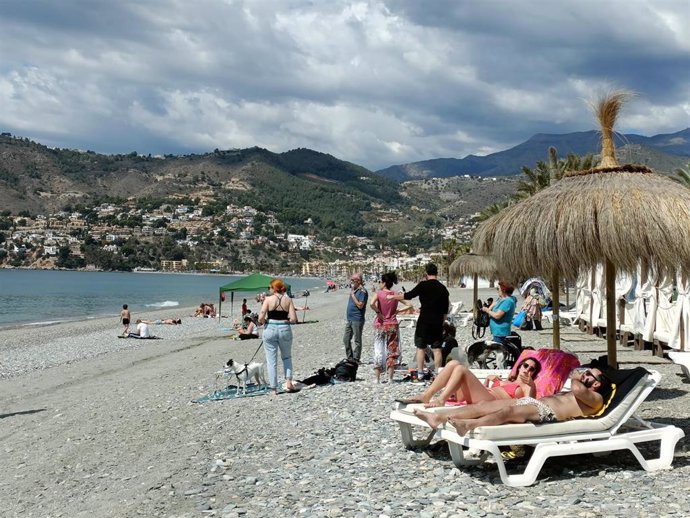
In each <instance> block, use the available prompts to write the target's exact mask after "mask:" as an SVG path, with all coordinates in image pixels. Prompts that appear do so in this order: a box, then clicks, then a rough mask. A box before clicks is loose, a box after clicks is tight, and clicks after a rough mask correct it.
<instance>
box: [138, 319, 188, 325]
mask: <svg viewBox="0 0 690 518" xmlns="http://www.w3.org/2000/svg"><path fill="white" fill-rule="evenodd" d="M141 322H143V323H144V324H150V325H151V324H152V325H157V326H160V325H163V324H165V325H168V326H176V325H179V324H181V323H182V320H181V319H179V318H165V319H162V320H161V319H158V320H142V321H141Z"/></svg>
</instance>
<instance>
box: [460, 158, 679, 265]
mask: <svg viewBox="0 0 690 518" xmlns="http://www.w3.org/2000/svg"><path fill="white" fill-rule="evenodd" d="M492 220H493V221H492ZM487 223H490V224H489V225H486V226H483V225H482V226H481V227H480V228H479V229H478V231H477V233H476V234H475V239H474V242H473V245H474V246H473V247H474V248H475V250H477V251H478V252H480V253H486V254H493V256H494V257H495V258H496V260H497V262H498V263H499V264H501V265H506V266H507V265H509V267H510V270H511V272H513V273H514V274H517V275H521V276H531V275H539V274H550V273H552V272H553V271H554V270H556V271H557V272H558V273H559V274H561V275H564V276H566V277H568V278H574V277H576V276H577V273H578V270H579V269H580V268H592V267H594V266H596V265H597V264H601V263H604V262H606V261H607V260H608V261H611V262H612V263H613V264H615V265H616V267H617V269H619V270H624V271H627V272H630V273H634V272H635V271H636V268H637V265H638V264H639V261H640V260H641V259H642V260H645V261H646V262H647V264H648V265H649V267H650V268H652V269H653V270H655V271H657V272H662V271H665V270H671V271H673V272H675V271H676V270H677V269H688V268H690V189H687V188H686V187H683V186H681V185H679V184H678V183H677V182H674V181H672V180H671V179H670V178H668V177H665V176H662V175H659V174H656V173H654V172H652V171H651V170H650V169H648V168H647V167H645V166H639V165H625V166H618V167H606V168H597V169H591V170H589V171H577V172H569V173H566V174H565V176H564V177H563V179H561V180H560V181H559V182H556V183H555V184H553V185H552V186H550V187H548V188H547V189H543V190H542V191H539V192H538V193H537V194H535V195H534V196H532V197H531V198H529V199H527V200H525V201H523V202H521V203H519V204H516V205H513V206H511V207H508V208H507V209H505V210H504V211H502V212H501V213H500V214H498V215H496V216H494V217H493V218H491V220H487ZM494 243H501V246H500V247H499V246H497V247H494Z"/></svg>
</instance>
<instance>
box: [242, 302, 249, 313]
mask: <svg viewBox="0 0 690 518" xmlns="http://www.w3.org/2000/svg"><path fill="white" fill-rule="evenodd" d="M247 313H249V310H248V309H247V299H242V316H243V317H244V315H246V314H247Z"/></svg>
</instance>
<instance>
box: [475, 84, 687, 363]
mask: <svg viewBox="0 0 690 518" xmlns="http://www.w3.org/2000/svg"><path fill="white" fill-rule="evenodd" d="M625 99H626V94H625V93H623V92H616V93H613V94H610V95H609V96H607V97H605V98H603V99H602V100H601V101H600V102H599V104H598V106H597V107H596V111H597V116H598V118H599V122H600V124H601V127H602V162H601V164H600V166H599V167H597V168H594V169H590V170H586V171H571V172H568V173H566V174H565V175H564V176H563V178H562V179H561V180H560V181H558V182H556V183H555V184H553V185H551V186H550V187H547V188H546V189H543V190H541V191H539V192H538V193H537V194H535V195H534V196H532V197H530V198H528V199H526V200H524V201H522V202H520V203H518V204H516V205H513V206H511V207H509V208H507V209H505V210H504V211H502V212H501V213H500V214H498V215H497V216H495V218H496V220H495V221H491V223H490V225H488V226H487V228H481V227H480V229H479V231H478V232H477V234H475V239H474V249H475V250H476V251H477V252H478V253H484V254H491V255H493V256H494V258H495V259H496V262H497V263H498V264H500V265H502V266H505V267H509V268H510V270H511V271H512V272H513V273H514V274H517V275H534V274H542V275H543V274H549V275H551V276H552V278H553V276H554V275H558V274H560V275H564V276H566V277H568V278H574V277H575V276H576V275H577V273H578V271H579V270H580V269H581V268H592V267H594V266H596V265H597V264H604V265H605V272H606V304H607V310H606V316H607V326H606V341H607V345H608V356H609V363H610V364H611V366H615V365H616V330H615V311H616V308H615V287H614V286H615V277H616V268H618V269H620V270H622V271H626V272H629V273H634V272H635V270H636V267H637V265H638V262H639V261H643V262H644V263H645V264H646V265H647V266H648V267H649V268H650V270H651V271H653V272H656V273H657V274H661V273H664V272H676V271H677V270H678V269H681V270H683V271H687V270H688V267H690V189H687V188H685V187H683V186H681V185H679V184H678V183H676V182H674V181H672V180H671V179H670V178H668V177H665V176H662V175H659V174H656V173H654V172H653V171H651V170H650V169H648V168H647V167H645V166H641V165H624V166H619V165H618V164H617V162H616V158H615V149H614V147H613V138H612V137H613V125H614V122H615V119H616V116H617V115H618V112H619V110H620V107H621V105H622V103H623V102H624V100H625ZM492 219H494V218H492ZM487 223H488V221H487ZM554 292H556V290H554ZM556 311H557V306H556V302H554V318H557V316H556Z"/></svg>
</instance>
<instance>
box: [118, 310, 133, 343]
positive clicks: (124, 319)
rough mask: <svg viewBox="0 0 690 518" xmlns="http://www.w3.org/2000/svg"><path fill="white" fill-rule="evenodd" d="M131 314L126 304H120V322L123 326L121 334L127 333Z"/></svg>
mask: <svg viewBox="0 0 690 518" xmlns="http://www.w3.org/2000/svg"><path fill="white" fill-rule="evenodd" d="M131 319H132V315H130V313H129V308H128V307H127V304H122V311H120V323H121V324H122V325H123V326H125V328H124V329H123V330H122V336H127V334H128V333H129V323H130V322H131Z"/></svg>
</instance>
